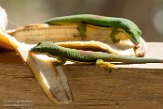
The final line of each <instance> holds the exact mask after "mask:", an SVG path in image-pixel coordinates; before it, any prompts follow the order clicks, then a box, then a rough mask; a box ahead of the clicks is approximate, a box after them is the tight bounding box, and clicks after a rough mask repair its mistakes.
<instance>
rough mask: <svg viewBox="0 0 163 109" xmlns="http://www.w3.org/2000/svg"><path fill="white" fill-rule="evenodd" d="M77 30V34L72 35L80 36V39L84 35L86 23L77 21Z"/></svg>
mask: <svg viewBox="0 0 163 109" xmlns="http://www.w3.org/2000/svg"><path fill="white" fill-rule="evenodd" d="M78 31H79V36H77V35H74V37H81V39H82V40H84V38H85V37H86V35H85V32H86V25H85V23H83V22H79V23H78Z"/></svg>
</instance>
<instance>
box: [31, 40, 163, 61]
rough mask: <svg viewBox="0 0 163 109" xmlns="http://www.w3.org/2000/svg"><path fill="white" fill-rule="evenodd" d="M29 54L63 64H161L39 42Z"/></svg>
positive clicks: (148, 59)
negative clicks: (69, 61)
mask: <svg viewBox="0 0 163 109" xmlns="http://www.w3.org/2000/svg"><path fill="white" fill-rule="evenodd" d="M30 52H34V53H41V54H47V55H49V56H52V57H56V58H58V59H60V60H61V61H62V62H63V63H64V62H65V60H72V61H77V62H88V63H89V62H91V63H96V62H97V61H98V60H103V61H107V62H122V63H134V64H137V63H163V60H161V59H153V58H142V57H130V56H120V55H113V54H108V53H103V52H95V51H83V50H76V49H70V48H65V47H61V46H58V45H56V44H55V43H53V42H50V41H42V42H39V43H38V44H37V45H36V46H35V47H33V48H32V49H31V50H30Z"/></svg>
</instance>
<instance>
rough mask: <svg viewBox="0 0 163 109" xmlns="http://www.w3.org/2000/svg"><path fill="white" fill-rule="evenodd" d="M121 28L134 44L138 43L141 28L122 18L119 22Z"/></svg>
mask: <svg viewBox="0 0 163 109" xmlns="http://www.w3.org/2000/svg"><path fill="white" fill-rule="evenodd" d="M121 25H122V28H123V29H124V33H125V34H126V35H127V37H128V38H129V39H130V40H131V41H132V42H133V43H134V44H135V45H138V44H139V43H140V37H141V35H142V32H141V30H140V29H139V28H138V26H137V25H136V24H135V23H134V22H132V21H131V20H128V19H123V22H121Z"/></svg>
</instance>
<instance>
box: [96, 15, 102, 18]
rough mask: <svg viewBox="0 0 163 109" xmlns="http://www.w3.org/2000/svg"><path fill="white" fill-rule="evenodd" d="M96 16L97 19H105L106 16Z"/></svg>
mask: <svg viewBox="0 0 163 109" xmlns="http://www.w3.org/2000/svg"><path fill="white" fill-rule="evenodd" d="M95 18H96V19H103V18H104V16H99V15H95Z"/></svg>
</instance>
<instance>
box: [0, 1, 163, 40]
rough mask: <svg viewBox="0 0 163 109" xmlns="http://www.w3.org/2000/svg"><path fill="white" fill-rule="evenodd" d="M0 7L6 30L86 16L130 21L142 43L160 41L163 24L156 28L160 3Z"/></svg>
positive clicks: (57, 3)
mask: <svg viewBox="0 0 163 109" xmlns="http://www.w3.org/2000/svg"><path fill="white" fill-rule="evenodd" d="M0 5H1V6H2V7H3V8H5V9H6V11H7V13H8V19H9V24H8V28H9V29H11V28H17V27H20V26H23V25H27V24H31V23H43V22H44V21H45V20H46V19H48V18H51V17H57V16H65V15H73V14H81V13H89V14H98V15H104V16H114V17H124V18H128V19H131V20H132V21H134V22H135V23H136V24H137V25H138V26H139V27H140V29H141V30H142V31H143V36H142V37H144V38H145V40H147V41H163V33H161V32H160V30H162V29H160V28H163V24H161V23H162V22H160V24H159V26H158V25H157V24H158V22H159V21H158V20H157V19H158V18H159V19H163V18H161V17H163V16H158V15H157V12H158V11H160V10H163V0H141V1H137V0H0ZM156 16H157V17H156ZM156 18H157V19H156ZM157 21H158V22H157ZM156 22H157V23H156ZM158 28H159V29H158Z"/></svg>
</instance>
